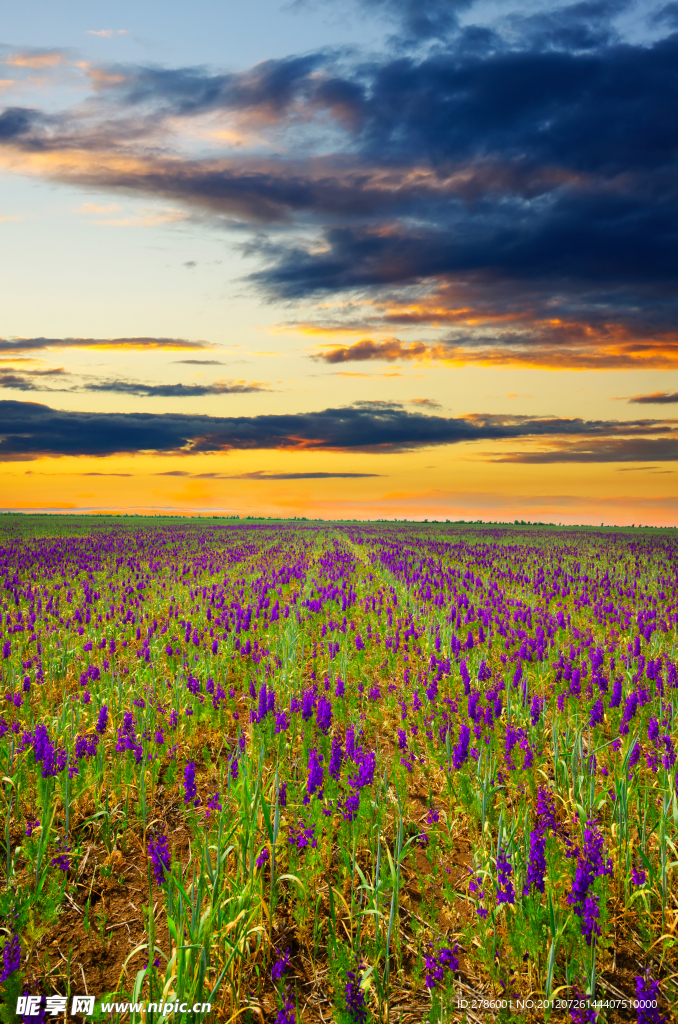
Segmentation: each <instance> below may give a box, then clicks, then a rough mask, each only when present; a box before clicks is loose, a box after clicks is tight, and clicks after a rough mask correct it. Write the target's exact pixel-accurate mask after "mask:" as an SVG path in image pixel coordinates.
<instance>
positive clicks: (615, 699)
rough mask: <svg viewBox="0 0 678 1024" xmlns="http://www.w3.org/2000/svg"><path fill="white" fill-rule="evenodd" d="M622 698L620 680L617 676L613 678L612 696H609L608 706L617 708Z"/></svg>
mask: <svg viewBox="0 0 678 1024" xmlns="http://www.w3.org/2000/svg"><path fill="white" fill-rule="evenodd" d="M621 699H622V681H621V679H620V677H619V676H617V678H616V679H615V681H614V683H613V684H612V696H611V697H610V707H611V708H618V707H619V705H620V704H621Z"/></svg>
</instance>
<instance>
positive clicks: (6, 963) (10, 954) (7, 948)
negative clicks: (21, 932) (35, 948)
mask: <svg viewBox="0 0 678 1024" xmlns="http://www.w3.org/2000/svg"><path fill="white" fill-rule="evenodd" d="M20 967H21V943H20V942H19V936H18V935H11V936H10V938H9V939H7V941H6V942H5V945H4V947H3V950H2V974H0V983H2V982H4V981H7V979H8V978H9V976H10V974H13V973H14V971H18V970H19V968H20Z"/></svg>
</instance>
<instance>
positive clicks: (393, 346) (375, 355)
mask: <svg viewBox="0 0 678 1024" xmlns="http://www.w3.org/2000/svg"><path fill="white" fill-rule="evenodd" d="M427 352H428V347H427V346H426V345H424V344H423V342H421V341H415V342H412V343H411V344H409V345H404V344H403V343H402V342H400V341H398V339H397V338H391V339H389V340H388V341H372V340H371V339H369V338H365V339H363V340H362V341H357V342H356V343H355V344H354V345H349V346H339V347H338V348H333V349H330V351H329V352H320V353H319V354H318V355H317V356H316V357H315V358H316V359H322V360H324V362H326V363H352V362H357V363H360V362H366V361H368V360H372V359H376V360H382V359H383V360H386V361H387V362H390V363H392V362H393V361H394V360H396V359H418V358H421V357H422V356H425V355H426V354H427Z"/></svg>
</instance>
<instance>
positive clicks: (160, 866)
mask: <svg viewBox="0 0 678 1024" xmlns="http://www.w3.org/2000/svg"><path fill="white" fill-rule="evenodd" d="M148 856H149V859H150V861H151V867H152V869H153V877H154V878H155V882H156V885H162V883H163V882H164V881H165V872H166V871H169V869H170V853H169V849H168V847H167V836H166V835H165V834H164V833H163V832H155V833H154V834H153V837H152V838H151V840H150V842H149V844H148Z"/></svg>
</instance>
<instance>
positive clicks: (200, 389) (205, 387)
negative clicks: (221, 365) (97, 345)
mask: <svg viewBox="0 0 678 1024" xmlns="http://www.w3.org/2000/svg"><path fill="white" fill-rule="evenodd" d="M73 390H78V391H90V392H92V391H110V392H115V393H116V394H118V395H140V396H141V397H143V398H200V397H203V396H204V395H249V394H251V393H253V392H256V391H268V388H266V387H265V386H262V385H261V384H256V383H248V382H247V381H215V383H214V384H144V383H142V382H140V381H130V380H103V381H101V382H99V383H96V384H95V383H85V384H83V385H81V386H80V387H78V388H77V389H73Z"/></svg>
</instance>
